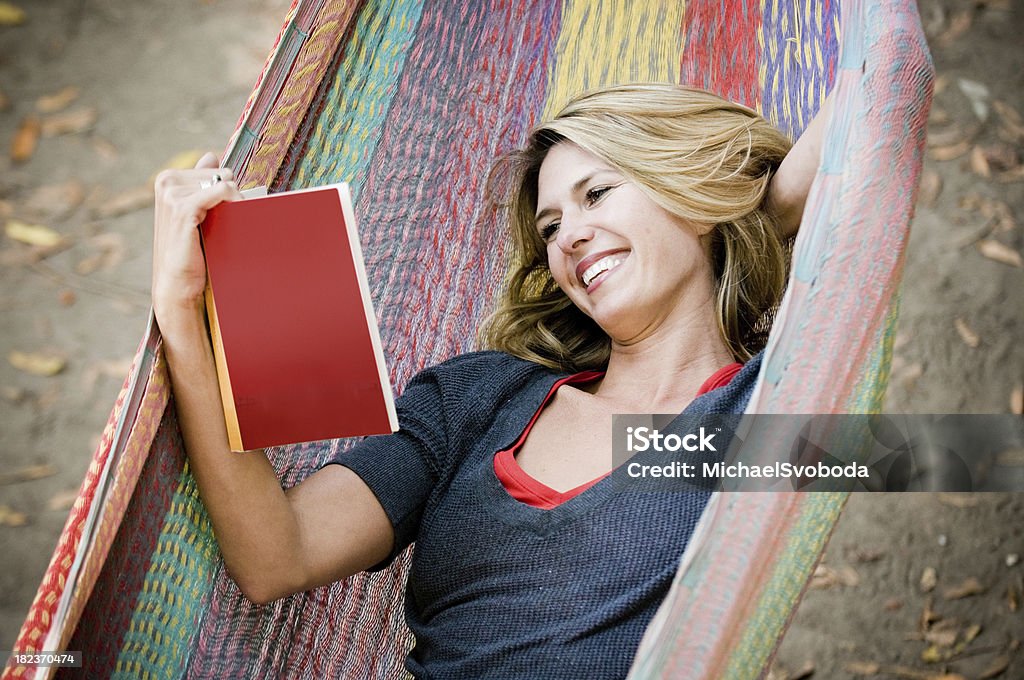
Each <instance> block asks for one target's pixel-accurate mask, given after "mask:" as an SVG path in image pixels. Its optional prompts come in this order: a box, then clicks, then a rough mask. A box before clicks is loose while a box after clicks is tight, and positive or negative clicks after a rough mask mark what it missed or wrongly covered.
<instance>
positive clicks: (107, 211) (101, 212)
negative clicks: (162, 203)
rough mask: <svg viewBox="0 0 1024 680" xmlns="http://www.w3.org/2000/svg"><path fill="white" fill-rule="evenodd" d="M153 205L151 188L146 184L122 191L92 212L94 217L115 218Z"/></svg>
mask: <svg viewBox="0 0 1024 680" xmlns="http://www.w3.org/2000/svg"><path fill="white" fill-rule="evenodd" d="M152 205H153V187H152V185H149V184H146V185H144V186H141V187H134V188H132V189H127V190H125V191H122V192H121V193H119V194H118V195H116V196H114V197H113V198H111V199H109V200H107V201H105V202H104V203H103V204H102V205H100V206H98V207H96V208H95V209H94V210H93V214H94V215H95V216H96V217H117V216H119V215H125V214H127V213H130V212H135V211H136V210H141V209H143V208H148V207H151V206H152Z"/></svg>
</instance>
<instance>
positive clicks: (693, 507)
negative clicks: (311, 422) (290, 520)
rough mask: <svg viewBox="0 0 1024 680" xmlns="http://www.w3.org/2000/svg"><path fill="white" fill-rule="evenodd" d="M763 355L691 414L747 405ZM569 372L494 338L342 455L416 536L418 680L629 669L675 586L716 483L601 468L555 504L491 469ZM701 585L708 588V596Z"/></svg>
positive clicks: (435, 377) (411, 664) (409, 535)
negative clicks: (394, 420) (519, 490)
mask: <svg viewBox="0 0 1024 680" xmlns="http://www.w3.org/2000/svg"><path fill="white" fill-rule="evenodd" d="M759 367H760V355H759V356H757V357H755V358H754V359H752V360H751V361H749V362H748V363H747V364H746V365H745V366H744V367H743V368H742V369H741V370H740V371H739V372H738V373H737V374H736V376H735V377H734V378H733V379H732V381H731V382H730V383H729V384H728V385H726V386H725V387H722V388H720V389H715V390H712V391H711V392H708V393H706V394H704V395H702V396H699V397H697V398H696V399H694V400H693V402H692V403H691V404H690V405H689V406H688V407H687V409H686V411H684V415H686V414H689V415H702V414H711V413H742V412H743V410H744V408H745V407H746V403H747V400H748V399H749V398H750V395H751V393H752V392H753V387H754V383H755V381H756V377H757V374H758V370H759ZM565 377H566V375H564V374H559V373H556V372H553V371H551V370H549V369H546V368H544V367H542V366H538V365H536V364H533V363H530V362H527V361H524V360H522V359H518V358H515V357H511V356H509V355H506V354H502V353H499V352H478V353H474V354H468V355H463V356H461V357H457V358H455V359H453V360H451V361H448V362H445V363H443V364H440V365H438V366H435V367H432V368H430V369H427V370H425V371H423V372H421V373H420V374H418V375H417V376H416V377H415V378H414V379H413V380H412V381H411V382H410V383H409V384H408V385H407V386H406V388H405V390H404V392H403V393H402V395H401V396H400V397H399V398H398V399H397V400H396V408H397V410H398V419H399V424H400V429H399V431H398V432H397V433H395V434H392V435H387V436H382V437H370V438H367V439H365V440H363V441H361V442H360V443H358V444H357V445H355V446H354V447H353V448H352V449H351V450H349V451H347V452H344V453H341V454H339V455H338V456H337V457H336V458H335V459H333V460H332V461H331V462H332V463H337V464H341V465H345V466H347V467H349V468H351V469H352V470H353V471H354V472H355V473H356V474H357V475H359V476H360V478H362V479H363V481H364V482H365V483H366V484H367V485H368V486H369V488H370V489H371V490H372V491H373V493H374V494H375V495H376V497H377V499H378V500H379V501H380V503H381V506H382V507H383V508H384V511H385V513H386V514H387V516H388V518H389V520H390V521H391V524H392V527H393V529H394V545H393V549H392V551H391V554H390V555H389V557H388V558H387V559H386V560H384V561H383V562H382V563H381V564H379V565H377V566H376V567H374V570H376V569H381V568H383V567H385V566H386V565H387V564H389V563H390V562H391V561H392V560H393V559H394V558H395V557H396V556H398V555H399V554H401V553H402V551H404V549H405V548H406V547H408V546H409V545H410V544H411V543H413V542H414V541H415V543H416V550H415V551H414V552H413V556H412V561H411V569H410V572H409V579H408V583H407V587H406V620H407V622H408V624H409V628H410V629H411V631H412V632H413V634H414V636H415V639H416V644H415V647H414V648H413V650H412V651H411V652H410V654H409V656H408V658H407V659H406V668H407V669H408V670H409V671H410V672H411V673H412V674H413V675H414V676H415V677H418V678H426V677H446V678H448V677H451V678H480V679H486V678H502V679H508V678H530V679H536V678H564V677H586V678H621V677H624V676H625V675H626V673H627V672H628V670H629V666H630V664H631V662H632V658H633V655H634V654H635V652H636V647H637V645H638V644H639V642H640V638H641V637H642V635H643V632H644V629H645V628H646V626H647V624H648V622H649V621H650V620H651V618H652V617H653V616H654V613H655V611H656V610H657V607H658V605H659V604H660V602H661V600H662V599H663V598H664V596H665V594H666V593H667V592H668V589H669V587H670V586H671V583H672V579H673V577H674V575H675V572H676V568H677V566H678V563H679V557H680V555H681V554H682V552H683V550H684V549H685V548H686V545H687V543H688V542H689V540H690V536H691V535H692V533H693V530H694V528H695V527H696V525H697V522H698V521H699V519H700V516H701V514H702V512H703V510H704V506H705V505H706V503H707V500H708V498H709V496H710V494H709V493H708V492H707V491H704V490H700V489H693V488H688V489H686V490H671V491H669V490H653V491H637V490H635V489H632V488H629V487H628V486H624V485H622V484H619V483H618V479H617V477H618V476H617V475H616V474H615V473H613V474H612V475H610V476H608V477H605V478H603V479H601V480H599V481H597V482H596V483H594V484H593V485H592V486H591V487H590V488H588V489H586V490H585V491H583V492H582V493H579V494H578V495H576V496H574V497H573V498H570V499H568V500H566V501H565V502H563V503H561V504H559V505H558V506H556V507H554V508H552V509H550V510H541V509H539V508H534V507H530V506H528V505H525V504H523V503H520V502H519V501H517V500H515V499H514V498H513V497H512V496H510V495H509V493H508V492H507V491H506V490H505V487H504V486H502V484H501V482H500V481H499V480H498V477H497V476H496V474H495V471H494V454H495V452H496V451H500V450H502V449H506V448H508V447H510V446H511V445H512V444H513V443H514V442H515V441H516V440H517V439H518V438H519V437H520V436H521V435H522V433H523V431H524V430H525V429H526V426H527V424H528V423H529V422H530V420H531V419H532V418H533V417H534V415H535V414H536V413H537V411H538V409H539V408H540V406H541V404H542V402H543V401H544V399H545V397H546V395H547V394H548V393H549V392H550V391H551V388H552V387H553V386H554V384H555V383H556V382H558V381H559V380H560V379H563V378H565ZM697 596H700V595H699V594H698V595H697Z"/></svg>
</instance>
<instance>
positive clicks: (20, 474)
mask: <svg viewBox="0 0 1024 680" xmlns="http://www.w3.org/2000/svg"><path fill="white" fill-rule="evenodd" d="M55 474H57V468H56V467H54V466H53V465H50V464H49V463H43V464H41V465H28V466H26V467H23V468H19V469H17V470H12V471H10V472H3V473H0V485H4V484H16V483H18V482H29V481H32V480H35V479H43V478H44V477H52V476H53V475H55Z"/></svg>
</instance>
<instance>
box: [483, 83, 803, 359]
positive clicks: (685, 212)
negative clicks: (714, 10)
mask: <svg viewBox="0 0 1024 680" xmlns="http://www.w3.org/2000/svg"><path fill="white" fill-rule="evenodd" d="M565 141H569V142H572V143H574V144H576V145H577V146H579V147H580V148H582V149H584V150H585V151H588V152H590V153H592V154H593V155H595V156H597V157H598V158H600V159H601V160H603V161H604V162H606V163H608V164H609V165H611V166H612V167H613V168H615V169H617V170H618V171H619V172H621V173H622V174H623V175H624V176H625V177H627V178H628V179H629V180H631V181H632V182H634V183H635V184H636V186H637V187H638V188H639V189H640V190H641V191H643V192H644V193H645V194H646V195H647V196H648V197H649V198H650V199H651V200H652V201H654V202H655V203H656V204H657V205H659V206H661V207H662V208H664V209H665V210H667V211H668V212H670V213H672V214H674V215H676V216H678V217H682V218H684V219H688V220H692V221H695V222H703V223H710V224H714V225H715V226H714V228H713V230H712V231H711V233H710V234H709V238H710V254H711V261H712V269H713V272H714V277H715V289H716V315H717V317H718V327H719V331H720V332H721V335H722V339H723V340H724V341H725V343H726V345H727V346H728V347H729V349H730V351H731V352H732V354H733V356H734V357H735V358H736V359H737V360H738V361H746V360H747V359H749V358H750V357H751V356H753V354H754V353H755V352H757V351H758V350H760V349H761V348H763V347H764V344H765V342H766V341H767V334H768V330H769V329H770V327H771V321H772V315H773V313H774V310H775V308H776V307H777V306H778V304H779V301H780V300H781V298H782V293H783V290H784V288H785V282H786V261H787V258H786V256H785V249H784V247H783V244H782V241H781V239H780V237H779V235H778V229H777V225H776V223H775V220H774V219H773V217H772V216H771V215H770V214H769V213H768V212H767V210H766V208H765V206H764V198H765V194H766V191H767V188H768V183H769V180H770V179H771V177H772V175H773V174H774V172H775V170H776V169H778V166H779V164H780V163H781V162H782V159H783V158H784V157H785V155H786V153H787V152H788V151H789V148H790V146H791V143H790V141H789V139H787V138H786V136H785V135H783V134H782V133H781V132H779V131H778V130H776V129H775V128H773V127H772V126H771V125H770V124H769V123H768V122H767V121H766V120H765V119H764V118H762V117H761V116H759V115H758V114H757V113H755V112H754V111H752V110H750V109H748V108H746V107H744V106H740V105H739V104H733V103H731V102H728V101H726V100H724V99H721V98H720V97H717V96H715V95H713V94H711V93H709V92H705V91H703V90H697V89H693V88H687V87H682V86H676V85H658V84H635V85H617V86H613V87H609V88H605V89H601V90H597V91H593V92H589V93H586V94H583V95H580V96H579V97H577V98H575V99H574V100H572V101H571V102H569V104H568V105H566V106H565V108H563V109H562V111H561V112H559V114H558V115H557V116H555V118H554V119H552V120H550V121H548V122H546V123H542V124H540V125H539V126H537V127H536V128H534V130H533V131H532V132H531V134H530V138H529V141H528V143H527V145H526V147H525V148H524V149H522V150H519V151H516V152H513V153H511V154H508V155H506V156H504V157H503V158H501V159H499V160H498V162H497V163H496V164H495V166H494V168H493V169H492V171H491V175H490V177H489V178H488V193H489V195H490V197H491V200H492V202H493V203H494V204H495V205H496V206H497V208H498V209H499V211H500V212H501V213H503V217H504V218H505V219H506V220H507V222H508V225H509V226H510V227H511V232H512V240H513V245H514V253H513V257H514V261H513V266H512V270H511V272H510V275H509V278H508V281H507V284H506V286H505V289H504V291H503V293H502V296H501V298H500V300H499V303H498V306H497V308H496V309H495V311H494V312H493V314H491V316H490V317H489V318H488V319H487V320H485V322H484V324H483V326H482V328H481V333H480V341H481V344H482V345H483V346H485V347H488V348H491V349H497V350H501V351H504V352H508V353H509V354H513V355H515V356H518V357H521V358H523V359H527V360H530V361H534V362H537V363H540V364H543V365H545V366H548V367H550V368H553V369H556V370H560V371H569V372H576V371H581V370H587V369H600V368H603V367H604V366H605V365H606V364H607V362H608V355H609V350H610V340H609V338H608V336H607V335H606V334H605V333H604V331H602V330H601V328H600V327H599V326H598V325H597V324H596V323H595V322H594V321H593V320H592V319H590V317H588V316H587V315H585V314H584V313H583V312H581V311H580V310H579V309H577V308H576V306H575V305H573V303H572V302H570V300H569V298H568V297H566V295H565V294H564V293H563V292H562V291H561V289H560V288H559V287H558V285H557V284H556V283H555V281H554V279H552V277H551V272H550V271H549V270H548V266H547V247H546V244H545V243H544V241H543V240H542V239H541V238H540V235H539V234H538V233H537V229H536V225H535V212H536V209H537V178H538V174H539V172H540V166H541V164H542V163H543V162H544V158H545V157H546V156H547V153H548V151H549V150H550V149H551V148H552V147H554V146H555V145H556V144H559V143H561V142H565Z"/></svg>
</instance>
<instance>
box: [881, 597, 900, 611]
mask: <svg viewBox="0 0 1024 680" xmlns="http://www.w3.org/2000/svg"><path fill="white" fill-rule="evenodd" d="M882 608H883V609H885V611H887V612H895V611H899V610H900V609H903V600H901V599H900V598H898V597H890V598H889V599H888V600H886V601H885V604H883V605H882Z"/></svg>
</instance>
